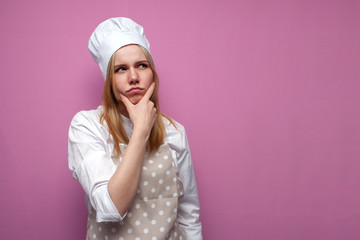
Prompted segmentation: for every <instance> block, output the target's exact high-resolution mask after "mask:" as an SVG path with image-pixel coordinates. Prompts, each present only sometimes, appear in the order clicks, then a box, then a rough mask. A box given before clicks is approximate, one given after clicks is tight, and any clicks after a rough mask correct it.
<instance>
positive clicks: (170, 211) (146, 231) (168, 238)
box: [86, 144, 186, 240]
mask: <svg viewBox="0 0 360 240" xmlns="http://www.w3.org/2000/svg"><path fill="white" fill-rule="evenodd" d="M125 150H126V145H124V144H121V152H122V153H124V152H125ZM119 160H120V159H119V158H117V160H114V161H115V163H116V164H118V163H119ZM183 195H184V189H183V185H182V182H181V180H180V178H179V174H178V172H177V168H176V166H175V163H174V160H173V158H172V155H171V152H170V148H169V146H168V145H167V144H165V145H161V146H160V148H159V149H158V150H157V151H156V152H155V153H153V154H148V153H146V154H145V156H144V162H143V167H142V172H141V177H140V182H139V186H138V189H137V193H136V196H135V199H134V202H133V204H132V207H131V208H130V209H129V211H128V212H127V214H126V217H125V218H124V219H123V220H122V221H120V222H96V211H95V210H94V209H92V211H91V213H90V214H89V217H88V224H87V234H86V239H87V240H90V239H104V240H147V239H149V240H186V239H185V235H184V233H183V231H182V229H181V228H180V226H179V223H178V222H177V212H178V207H179V206H178V204H179V198H180V197H182V196H183Z"/></svg>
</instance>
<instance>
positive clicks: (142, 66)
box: [139, 63, 148, 69]
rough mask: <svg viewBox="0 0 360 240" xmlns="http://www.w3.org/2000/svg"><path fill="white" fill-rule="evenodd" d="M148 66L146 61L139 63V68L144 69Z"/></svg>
mask: <svg viewBox="0 0 360 240" xmlns="http://www.w3.org/2000/svg"><path fill="white" fill-rule="evenodd" d="M147 67H148V65H147V64H146V63H141V64H140V65H139V68H142V69H144V68H147Z"/></svg>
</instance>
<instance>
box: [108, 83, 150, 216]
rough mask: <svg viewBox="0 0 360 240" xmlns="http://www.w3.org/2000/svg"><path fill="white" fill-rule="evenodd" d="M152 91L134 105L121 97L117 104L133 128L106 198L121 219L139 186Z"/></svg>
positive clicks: (110, 182) (147, 134)
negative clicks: (123, 108)
mask: <svg viewBox="0 0 360 240" xmlns="http://www.w3.org/2000/svg"><path fill="white" fill-rule="evenodd" d="M154 88H155V84H154V83H153V84H152V85H151V86H150V88H149V89H148V91H147V92H146V94H145V95H144V97H143V98H142V99H141V101H140V102H139V103H137V104H136V105H134V104H132V103H131V102H130V101H129V100H128V99H127V98H126V97H125V96H123V95H121V101H122V102H123V103H124V105H125V107H126V109H127V111H128V113H129V116H130V119H131V121H132V122H133V124H134V131H133V133H132V135H131V138H130V140H129V144H128V147H127V149H126V151H125V153H124V156H123V159H122V161H121V162H120V164H119V165H118V167H117V169H116V171H115V173H114V175H113V176H112V177H111V178H110V180H109V184H108V189H109V195H110V198H111V199H112V201H113V202H114V204H115V206H116V208H117V210H118V211H119V213H120V214H121V215H122V214H124V213H126V212H127V210H128V209H129V208H130V207H131V205H132V202H133V200H134V197H135V195H136V190H137V188H138V185H139V181H140V175H141V168H142V164H143V160H144V154H145V150H146V143H147V140H148V138H149V135H150V132H151V129H152V127H153V125H154V122H155V119H156V109H155V108H154V103H153V102H151V101H150V100H149V99H150V97H151V95H152V93H153V91H154Z"/></svg>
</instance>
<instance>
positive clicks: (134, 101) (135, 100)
mask: <svg viewBox="0 0 360 240" xmlns="http://www.w3.org/2000/svg"><path fill="white" fill-rule="evenodd" d="M141 99H142V96H141V97H134V98H131V99H130V102H131V103H132V104H134V105H136V104H138V103H139V102H140V100H141Z"/></svg>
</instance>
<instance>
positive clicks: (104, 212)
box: [93, 184, 127, 222]
mask: <svg viewBox="0 0 360 240" xmlns="http://www.w3.org/2000/svg"><path fill="white" fill-rule="evenodd" d="M93 203H94V206H93V207H94V208H95V210H96V221H97V222H119V221H122V220H123V219H124V218H125V216H126V214H127V212H126V213H125V214H124V215H123V216H121V215H120V214H119V212H118V210H117V208H116V206H115V204H114V202H113V201H112V200H111V198H110V195H109V190H108V187H107V184H103V185H101V186H98V187H97V188H96V189H95V190H94V192H93Z"/></svg>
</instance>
